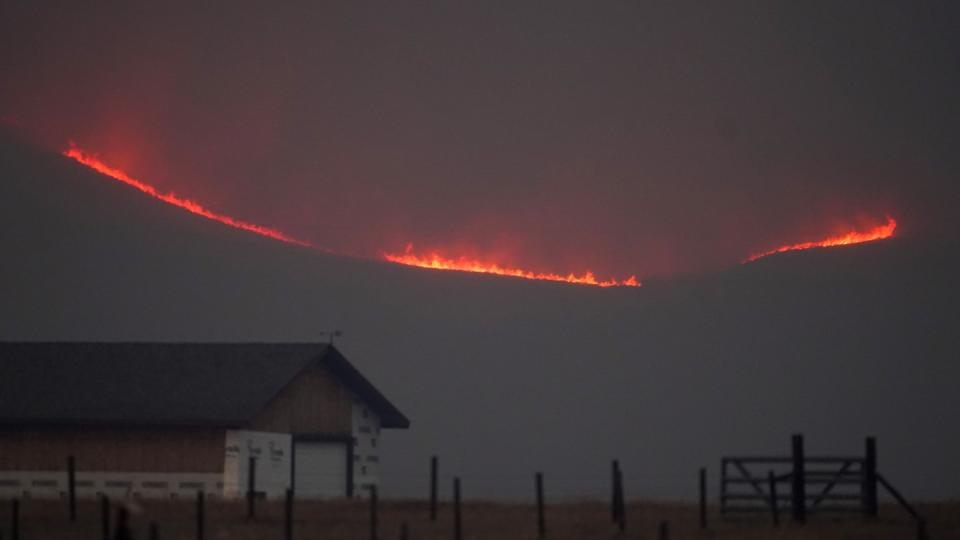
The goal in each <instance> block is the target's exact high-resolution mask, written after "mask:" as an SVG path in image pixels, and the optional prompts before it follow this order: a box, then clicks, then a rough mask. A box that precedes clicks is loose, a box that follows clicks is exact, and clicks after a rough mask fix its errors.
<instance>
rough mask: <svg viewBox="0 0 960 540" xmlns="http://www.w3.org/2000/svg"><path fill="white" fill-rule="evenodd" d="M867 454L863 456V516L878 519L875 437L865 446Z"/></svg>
mask: <svg viewBox="0 0 960 540" xmlns="http://www.w3.org/2000/svg"><path fill="white" fill-rule="evenodd" d="M864 446H865V447H866V448H865V453H864V456H863V471H862V475H863V485H862V486H861V487H860V493H861V495H862V497H863V501H862V503H861V505H862V507H863V515H864V516H866V517H871V518H875V517H877V509H878V504H877V440H876V439H875V438H873V437H867V440H866V444H865V445H864Z"/></svg>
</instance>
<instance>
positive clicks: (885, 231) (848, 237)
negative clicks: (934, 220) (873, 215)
mask: <svg viewBox="0 0 960 540" xmlns="http://www.w3.org/2000/svg"><path fill="white" fill-rule="evenodd" d="M896 230H897V220H895V219H893V218H892V217H890V216H887V223H886V224H885V225H879V226H877V227H874V228H872V229H870V230H869V231H863V232H860V231H850V232H848V233H846V234H843V235H840V236H831V237H829V238H826V239H824V240H819V241H816V242H803V243H800V244H792V245H787V246H780V247H778V248H776V249H771V250H770V251H764V252H763V253H757V254H755V255H751V256H750V257H748V258H747V259H746V260H745V261H743V262H744V263H748V262H752V261H755V260H757V259H759V258H761V257H766V256H767V255H773V254H774V253H782V252H784V251H796V250H799V249H811V248H818V247H834V246H849V245H850V244H861V243H863V242H872V241H874V240H883V239H884V238H890V237H891V236H893V233H894V231H896Z"/></svg>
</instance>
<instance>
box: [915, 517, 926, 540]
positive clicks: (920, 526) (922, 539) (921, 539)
mask: <svg viewBox="0 0 960 540" xmlns="http://www.w3.org/2000/svg"><path fill="white" fill-rule="evenodd" d="M927 538H928V537H927V520H925V519H918V520H917V540H927Z"/></svg>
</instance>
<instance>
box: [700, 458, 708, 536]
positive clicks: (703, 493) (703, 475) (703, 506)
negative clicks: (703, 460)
mask: <svg viewBox="0 0 960 540" xmlns="http://www.w3.org/2000/svg"><path fill="white" fill-rule="evenodd" d="M700 528H701V529H706V528H707V468H706V467H700Z"/></svg>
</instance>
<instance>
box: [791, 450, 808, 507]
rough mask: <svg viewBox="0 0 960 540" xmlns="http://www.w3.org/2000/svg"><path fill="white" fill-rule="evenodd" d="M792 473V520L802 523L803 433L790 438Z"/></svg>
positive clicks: (804, 502) (804, 496) (804, 490)
mask: <svg viewBox="0 0 960 540" xmlns="http://www.w3.org/2000/svg"><path fill="white" fill-rule="evenodd" d="M791 442H792V444H791V446H792V450H793V451H792V452H791V455H792V458H793V473H792V475H791V490H790V494H791V498H790V499H791V505H790V506H791V508H792V510H793V520H794V521H796V522H797V523H803V522H804V521H806V519H807V485H806V472H805V461H804V453H803V435H799V434H798V435H794V436H793V438H792V441H791Z"/></svg>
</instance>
